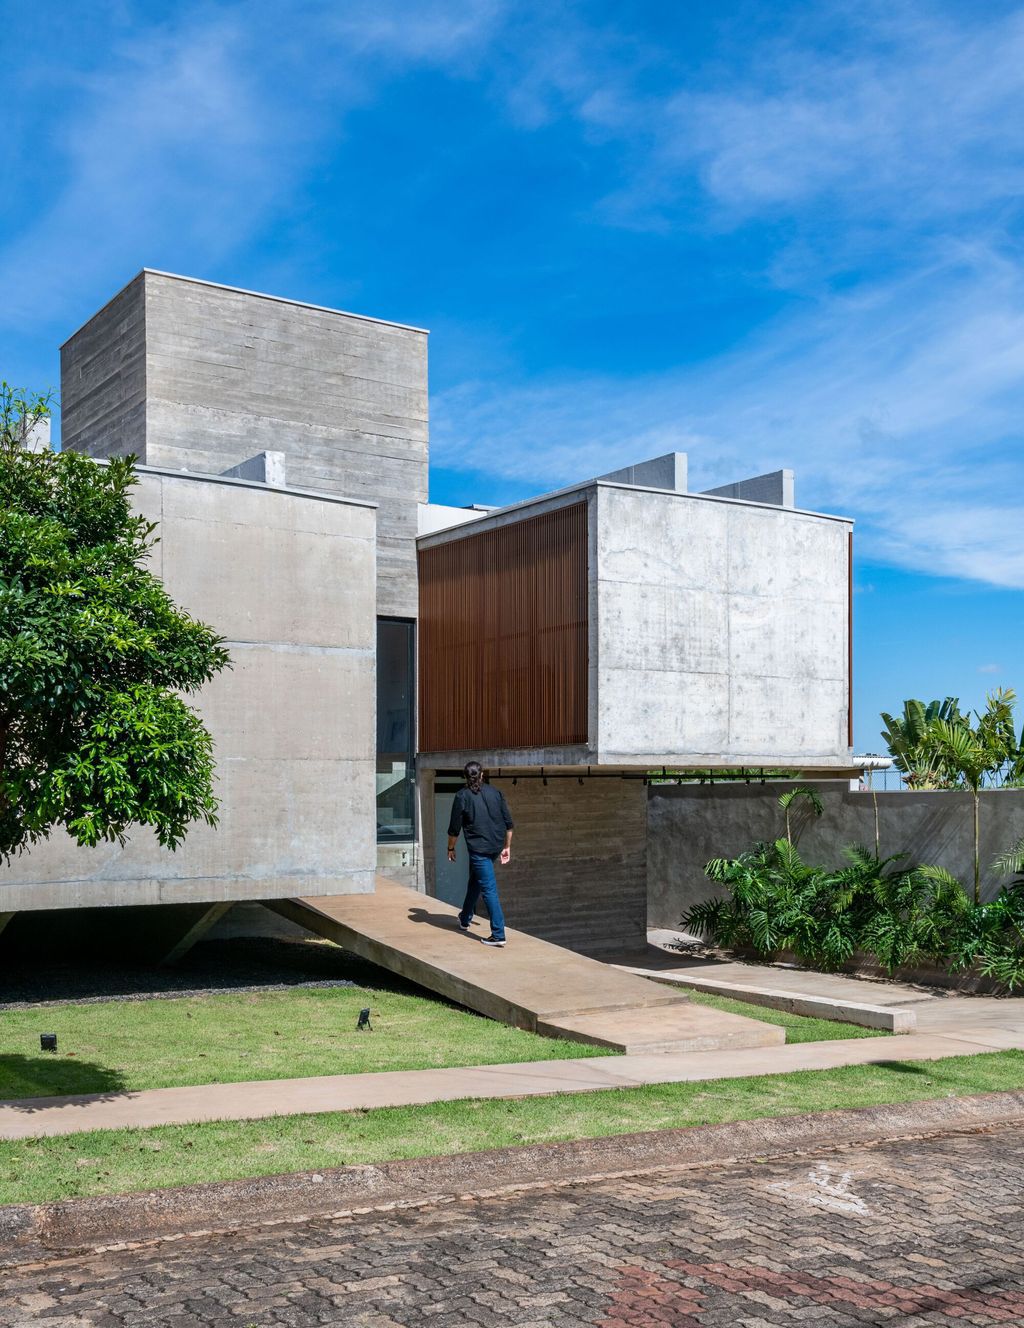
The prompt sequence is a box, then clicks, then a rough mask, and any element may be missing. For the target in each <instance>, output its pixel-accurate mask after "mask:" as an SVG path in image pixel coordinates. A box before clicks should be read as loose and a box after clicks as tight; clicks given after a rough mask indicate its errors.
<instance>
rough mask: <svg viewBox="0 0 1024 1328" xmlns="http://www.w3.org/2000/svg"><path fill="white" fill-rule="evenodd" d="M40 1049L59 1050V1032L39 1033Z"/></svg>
mask: <svg viewBox="0 0 1024 1328" xmlns="http://www.w3.org/2000/svg"><path fill="white" fill-rule="evenodd" d="M39 1050H40V1051H56V1050H57V1034H56V1033H40V1034H39Z"/></svg>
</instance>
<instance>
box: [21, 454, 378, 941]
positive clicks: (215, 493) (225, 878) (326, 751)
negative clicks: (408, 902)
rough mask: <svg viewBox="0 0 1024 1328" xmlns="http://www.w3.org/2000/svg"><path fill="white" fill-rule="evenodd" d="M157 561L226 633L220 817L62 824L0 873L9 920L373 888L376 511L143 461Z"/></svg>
mask: <svg viewBox="0 0 1024 1328" xmlns="http://www.w3.org/2000/svg"><path fill="white" fill-rule="evenodd" d="M135 494H136V506H137V508H138V510H139V511H141V512H142V513H143V515H145V516H146V517H148V518H149V519H150V520H152V521H155V522H158V523H159V530H158V534H159V537H160V542H159V544H157V546H156V548H155V550H154V552H153V569H154V571H155V572H156V573H157V574H158V575H159V576H160V577H161V578H162V579H163V581H164V583H165V585H166V586H167V589H168V591H169V592H170V594H171V595H172V596H173V598H174V599H175V600H176V602H177V603H178V604H180V605H181V606H182V607H183V608H185V609H188V610H189V611H190V612H191V613H193V614H195V615H196V616H197V617H199V618H201V619H203V620H204V621H206V622H209V623H210V624H212V625H213V626H214V627H216V629H217V630H218V631H220V632H221V633H222V634H223V635H224V636H225V638H226V640H227V645H228V649H229V651H230V654H231V658H232V662H233V667H232V668H231V669H230V670H227V671H225V672H223V673H221V674H220V675H219V676H218V677H217V678H216V679H215V680H214V681H213V682H212V683H211V684H210V685H209V686H208V687H207V688H206V689H205V690H204V691H203V692H202V693H201V695H200V696H199V697H198V699H197V701H196V704H197V705H198V708H199V709H200V710H201V712H202V714H203V716H204V718H205V720H206V722H207V724H208V727H209V728H210V731H211V733H212V734H213V738H214V742H215V745H216V747H215V757H216V763H217V790H218V794H219V797H220V800H221V818H220V824H219V826H218V827H217V829H215V830H211V829H209V828H207V827H206V826H203V825H196V826H194V827H193V828H192V829H191V830H190V831H189V834H188V836H187V838H186V840H185V842H184V844H183V845H182V847H181V848H179V849H178V850H177V852H173V853H172V852H170V851H168V850H166V849H161V848H160V847H159V845H158V844H157V843H156V840H155V838H154V837H153V835H152V833H151V832H149V831H146V830H137V831H135V832H134V833H133V834H132V835H131V837H130V839H129V841H128V843H127V845H126V846H125V847H124V848H121V847H120V846H119V845H118V844H103V845H100V846H99V847H97V848H93V849H86V848H79V847H78V846H77V845H75V844H74V843H73V842H72V841H71V840H70V839H69V838H68V837H67V836H66V835H64V834H57V833H55V834H53V835H52V836H51V837H50V838H49V839H48V840H46V841H44V842H43V843H41V844H39V845H37V846H36V847H35V848H34V849H33V850H32V851H31V852H29V853H26V854H23V855H22V856H20V857H17V858H15V859H14V860H13V862H11V863H10V865H9V866H8V867H7V868H6V869H5V871H4V873H3V876H2V878H0V915H2V914H4V913H17V912H20V911H33V910H36V909H68V908H89V907H105V906H110V905H134V904H203V905H207V904H214V903H217V902H221V901H227V900H244V899H268V898H269V899H278V898H282V897H284V896H288V895H333V894H342V893H355V892H361V891H370V890H372V889H373V884H374V875H375V870H376V843H375V834H374V827H375V824H376V817H375V815H374V759H375V736H376V735H375V688H374V668H375V655H374V652H375V643H376V610H375V604H374V579H375V578H374V549H375V540H374V536H375V511H374V508H373V506H372V505H370V504H366V503H360V502H354V501H351V500H346V499H340V498H336V497H329V496H328V497H324V496H318V495H309V494H304V493H297V492H294V491H290V490H287V489H275V488H270V487H268V486H266V485H262V484H256V483H248V482H245V481H239V480H229V479H211V478H209V477H203V476H195V475H187V474H183V473H180V472H178V473H174V472H160V471H156V470H147V469H144V470H143V471H142V474H141V482H140V484H139V486H138V488H137V489H136V491H135Z"/></svg>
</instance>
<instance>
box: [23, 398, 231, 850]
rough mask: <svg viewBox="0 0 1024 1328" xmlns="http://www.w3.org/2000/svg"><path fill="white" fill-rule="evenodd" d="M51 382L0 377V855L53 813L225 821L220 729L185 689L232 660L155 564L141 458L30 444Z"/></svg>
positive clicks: (134, 821)
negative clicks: (220, 801)
mask: <svg viewBox="0 0 1024 1328" xmlns="http://www.w3.org/2000/svg"><path fill="white" fill-rule="evenodd" d="M49 402H50V396H49V395H44V396H32V395H30V394H26V393H21V392H18V391H16V390H14V389H12V388H10V387H9V386H8V385H7V384H3V386H2V387H0V859H7V858H9V857H10V855H11V854H12V853H14V852H17V851H19V850H21V849H23V848H25V847H27V845H29V844H31V843H33V842H35V841H36V840H39V839H42V838H44V837H45V836H46V835H47V834H49V832H50V831H51V830H52V829H53V828H54V827H55V826H63V827H64V828H65V829H66V830H67V831H68V833H69V834H71V835H72V836H73V837H74V838H75V840H77V842H78V843H79V844H83V845H91V844H96V843H98V842H99V841H100V840H105V839H106V840H114V839H116V840H120V841H121V842H123V841H124V837H125V834H126V832H127V830H128V829H129V828H130V827H131V826H132V825H149V826H152V827H153V829H154V831H155V833H156V837H157V839H158V841H159V842H160V843H161V844H162V845H164V846H165V847H168V848H176V847H177V846H178V844H179V843H180V842H181V841H182V839H183V838H184V836H185V833H186V831H187V829H188V827H189V825H190V824H191V823H192V822H194V821H196V820H203V821H205V822H207V823H208V824H210V825H213V824H216V811H217V800H216V798H215V796H214V792H213V744H212V740H211V738H210V734H209V733H208V732H207V730H206V728H205V726H204V725H203V723H202V721H201V719H200V718H199V716H198V715H197V714H196V712H195V711H194V710H193V709H192V708H191V707H190V706H189V705H187V704H186V702H185V701H184V700H183V699H182V695H181V693H184V694H186V695H187V694H190V693H194V692H195V691H197V690H198V689H199V688H200V687H201V686H202V685H203V684H204V683H206V682H208V681H209V680H210V679H211V678H213V677H214V675H215V674H217V673H218V672H219V671H220V670H221V669H223V668H225V667H226V666H227V665H228V664H229V659H228V654H227V651H226V650H225V649H224V646H223V643H222V640H221V638H220V637H219V636H218V635H217V634H216V632H215V631H214V630H213V629H212V628H211V627H208V626H206V625H205V624H204V623H201V622H197V621H196V620H195V619H193V618H191V617H190V616H189V615H188V614H187V613H184V612H182V611H181V610H180V609H178V608H177V607H176V606H175V604H174V603H173V602H172V600H171V599H170V597H169V596H168V594H167V592H166V590H165V589H164V587H163V584H162V583H161V582H160V580H159V579H158V578H157V577H156V576H154V575H153V573H152V572H151V571H149V569H148V568H147V567H146V556H147V553H148V551H149V549H150V548H151V547H152V545H153V544H154V543H155V538H154V531H155V527H154V526H153V525H151V524H150V523H149V522H147V521H146V520H145V519H144V518H143V517H140V516H138V515H136V514H135V513H134V512H133V511H132V507H131V502H130V494H131V489H132V486H133V485H134V484H136V483H137V478H136V476H135V473H134V459H133V458H127V459H123V460H114V461H111V462H109V463H108V464H106V465H98V464H97V463H96V462H95V461H91V460H89V459H88V458H86V457H83V456H78V455H76V454H75V453H60V454H58V453H54V452H41V453H39V452H30V451H28V450H27V449H26V448H25V447H24V446H23V444H24V442H25V440H26V437H27V436H28V432H29V430H30V429H31V427H32V425H33V424H34V423H35V422H36V421H37V420H39V419H43V418H45V416H46V415H47V414H48V410H49Z"/></svg>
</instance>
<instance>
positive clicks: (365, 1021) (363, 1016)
mask: <svg viewBox="0 0 1024 1328" xmlns="http://www.w3.org/2000/svg"><path fill="white" fill-rule="evenodd" d="M364 1028H368V1029H369V1030H370V1032H371V1033H372V1032H373V1025H372V1024H371V1023H370V1007H369V1006H367V1007H366V1009H365V1010H360V1011H359V1023H358V1024H356V1032H357V1033H361V1032H362V1030H363V1029H364Z"/></svg>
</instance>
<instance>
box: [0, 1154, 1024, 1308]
mask: <svg viewBox="0 0 1024 1328" xmlns="http://www.w3.org/2000/svg"><path fill="white" fill-rule="evenodd" d="M1022 1196H1024V1141H1022V1140H1021V1139H1019V1138H1017V1137H1015V1135H1014V1134H1013V1133H1012V1132H1010V1131H1004V1132H997V1133H993V1134H990V1135H982V1136H970V1137H962V1138H951V1139H945V1140H933V1141H913V1142H905V1143H899V1144H892V1145H885V1146H880V1147H875V1148H851V1149H847V1150H844V1151H842V1152H839V1153H834V1154H822V1155H821V1157H820V1158H818V1159H814V1158H809V1157H807V1158H802V1159H792V1160H788V1161H782V1162H779V1161H776V1162H771V1163H766V1164H762V1165H746V1164H744V1165H737V1166H734V1167H715V1168H709V1169H701V1170H692V1171H676V1172H659V1173H657V1174H654V1175H639V1176H634V1177H631V1178H628V1179H621V1178H620V1179H611V1180H603V1181H589V1182H580V1183H577V1184H573V1185H557V1186H551V1187H549V1188H544V1189H534V1190H528V1191H521V1192H519V1193H515V1194H505V1195H500V1196H492V1197H487V1198H476V1199H463V1200H459V1201H457V1202H453V1203H445V1204H435V1205H432V1206H429V1207H421V1208H416V1209H400V1210H395V1211H392V1212H383V1213H371V1214H364V1215H361V1216H355V1217H350V1218H345V1219H340V1220H320V1221H312V1222H308V1223H304V1224H302V1225H301V1226H299V1225H295V1226H280V1227H275V1228H270V1229H267V1230H264V1231H256V1232H252V1233H248V1234H241V1235H235V1236H228V1237H215V1238H208V1239H190V1240H188V1241H178V1242H171V1243H164V1244H160V1245H154V1246H150V1247H148V1248H145V1249H140V1250H135V1251H123V1252H120V1253H111V1254H103V1255H93V1256H91V1257H87V1258H75V1259H62V1260H59V1261H57V1262H54V1263H51V1264H48V1265H47V1266H45V1267H38V1266H36V1267H32V1268H28V1267H24V1268H20V1269H17V1270H11V1271H9V1272H8V1274H7V1275H6V1277H4V1281H3V1285H2V1286H0V1324H3V1325H4V1328H8V1325H17V1328H28V1325H29V1324H31V1325H32V1326H33V1328H198V1326H199V1325H217V1326H219V1325H231V1326H232V1328H271V1326H272V1325H275V1326H276V1325H290V1326H291V1328H305V1325H313V1324H331V1325H345V1328H454V1326H455V1325H458V1326H459V1328H462V1325H466V1326H467V1328H472V1325H482V1326H483V1328H491V1326H492V1325H493V1326H494V1328H502V1326H503V1325H518V1328H540V1325H542V1324H552V1325H556V1328H570V1326H575V1325H579V1326H581V1328H582V1325H587V1326H588V1328H627V1326H629V1328H633V1326H636V1325H666V1326H667V1328H717V1326H719V1325H721V1326H722V1328H725V1326H726V1325H728V1326H729V1328H768V1326H769V1325H772V1326H774V1325H779V1324H795V1323H807V1324H812V1325H818V1324H827V1325H830V1328H833V1326H835V1325H862V1324H899V1325H901V1326H902V1328H913V1325H922V1326H923V1325H950V1324H957V1325H962V1324H976V1325H981V1326H982V1328H984V1326H986V1325H996V1324H1006V1325H1020V1324H1024V1254H1022V1253H1021V1250H1022V1246H1024V1197H1022ZM0 1277H3V1274H0Z"/></svg>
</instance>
